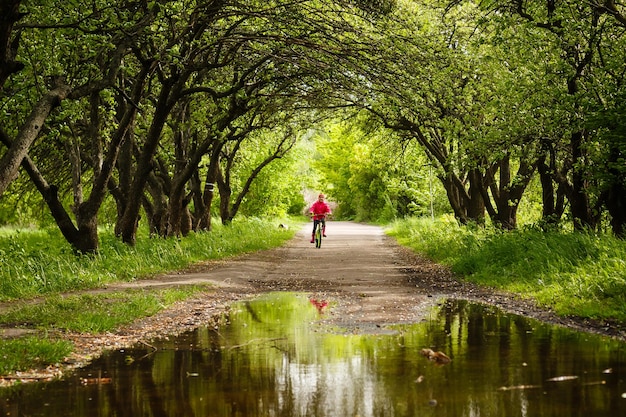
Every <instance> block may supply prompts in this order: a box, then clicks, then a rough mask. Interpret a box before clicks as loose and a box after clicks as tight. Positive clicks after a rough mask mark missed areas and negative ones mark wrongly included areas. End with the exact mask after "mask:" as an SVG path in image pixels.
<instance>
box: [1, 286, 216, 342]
mask: <svg viewBox="0 0 626 417" xmlns="http://www.w3.org/2000/svg"><path fill="white" fill-rule="evenodd" d="M205 290H206V287H205V286H188V287H181V288H175V289H166V290H131V291H124V292H115V293H106V294H98V295H88V294H87V295H85V294H83V295H73V296H68V297H61V296H51V297H48V298H47V299H46V300H45V301H44V302H41V303H35V304H32V305H26V306H20V307H17V308H14V309H12V310H11V311H9V312H7V313H4V314H0V325H3V326H7V325H11V326H15V327H28V328H38V329H46V330H51V329H56V330H68V331H73V332H85V333H104V332H108V331H113V330H115V329H116V328H117V327H119V326H121V325H124V324H128V323H132V322H133V321H134V320H136V319H138V318H140V317H147V316H152V315H154V314H156V313H158V312H159V311H161V310H163V309H165V308H167V307H169V306H171V305H172V304H173V303H175V302H176V301H179V300H184V299H186V298H189V297H190V296H193V295H194V294H197V293H198V292H200V291H205Z"/></svg>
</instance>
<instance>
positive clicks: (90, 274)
mask: <svg viewBox="0 0 626 417" xmlns="http://www.w3.org/2000/svg"><path fill="white" fill-rule="evenodd" d="M279 222H282V223H284V224H288V225H289V226H290V227H289V228H288V229H284V228H279V227H278V223H279ZM299 224H300V222H299V221H298V220H282V221H279V220H275V219H273V220H270V221H267V220H262V219H245V220H238V221H235V222H233V223H232V224H231V225H229V226H222V225H221V224H220V225H216V226H215V228H214V230H213V231H211V232H206V233H196V234H191V235H190V236H188V237H185V238H181V239H160V238H153V239H149V238H147V237H146V236H143V237H142V238H140V239H138V242H137V245H136V246H135V247H129V246H127V245H125V244H123V243H121V242H120V241H119V240H118V239H116V238H115V237H114V236H113V234H112V233H111V232H110V231H107V230H105V231H103V232H102V233H101V245H100V251H99V253H98V254H97V255H93V256H82V257H81V256H76V255H75V254H74V253H73V252H72V251H71V250H70V248H69V247H68V245H67V244H66V243H65V242H64V241H63V239H62V237H61V236H60V234H59V233H58V232H57V231H56V230H35V231H33V230H28V231H16V230H7V229H3V230H0V260H1V261H2V268H1V270H0V300H2V301H12V300H17V299H29V298H34V297H39V298H41V297H43V300H40V301H39V302H37V303H33V304H21V305H20V306H16V307H15V308H13V309H10V310H9V311H7V312H5V313H3V314H0V326H3V327H25V328H35V329H38V330H40V331H41V334H42V336H28V337H24V338H19V339H0V376H1V375H7V374H10V373H13V372H15V371H23V370H26V369H34V368H39V367H45V366H47V365H49V364H53V363H58V362H60V361H61V360H62V359H63V358H64V357H66V356H67V355H68V354H69V353H70V352H71V350H72V345H71V344H70V343H69V342H66V341H62V340H55V339H54V338H53V337H52V336H50V335H51V334H52V333H53V332H48V331H51V330H71V331H76V332H88V333H104V332H107V331H113V330H114V329H115V328H117V327H119V326H121V325H124V324H127V323H130V322H132V321H134V320H137V319H139V318H141V317H147V316H151V315H154V314H156V313H157V312H159V311H160V310H162V309H164V308H167V307H168V306H170V305H171V304H173V303H174V302H176V301H178V300H183V299H186V298H188V297H190V296H192V295H194V294H196V293H198V291H203V290H206V288H205V287H202V286H189V287H181V288H177V289H167V290H136V291H124V292H123V293H121V292H117V293H107V294H100V295H85V294H82V295H81V294H79V293H77V294H76V295H71V296H65V297H61V296H60V295H59V294H60V293H62V292H70V291H80V290H87V289H93V288H98V287H104V286H106V285H107V284H110V283H113V282H119V281H133V280H136V279H140V278H144V277H150V276H152V275H155V274H157V273H161V272H167V271H174V270H181V269H185V268H187V267H189V266H191V265H193V264H195V263H198V262H202V261H206V260H214V259H223V258H226V257H229V256H234V255H238V254H241V253H245V252H251V251H256V250H261V249H269V248H272V247H277V246H280V245H281V244H282V243H284V242H285V241H286V240H288V239H290V238H292V237H293V236H294V234H295V232H296V231H297V230H298V225H299Z"/></svg>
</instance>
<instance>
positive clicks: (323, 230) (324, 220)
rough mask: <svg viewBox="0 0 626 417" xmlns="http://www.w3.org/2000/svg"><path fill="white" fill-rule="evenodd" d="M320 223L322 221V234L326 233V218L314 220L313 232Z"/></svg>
mask: <svg viewBox="0 0 626 417" xmlns="http://www.w3.org/2000/svg"><path fill="white" fill-rule="evenodd" d="M318 223H322V234H324V232H325V230H326V219H320V220H313V234H315V228H316V227H317V224H318Z"/></svg>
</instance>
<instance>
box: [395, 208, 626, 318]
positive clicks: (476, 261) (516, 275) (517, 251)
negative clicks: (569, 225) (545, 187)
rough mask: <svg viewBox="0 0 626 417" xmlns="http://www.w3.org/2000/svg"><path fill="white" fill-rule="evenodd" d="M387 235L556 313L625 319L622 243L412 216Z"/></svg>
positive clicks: (584, 235)
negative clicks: (482, 227) (506, 229)
mask: <svg viewBox="0 0 626 417" xmlns="http://www.w3.org/2000/svg"><path fill="white" fill-rule="evenodd" d="M388 233H389V234H390V235H392V236H394V237H396V238H397V239H398V241H399V242H400V243H401V244H404V245H406V246H409V247H411V248H412V249H414V250H415V251H418V252H421V253H424V254H426V255H428V256H429V257H431V258H432V259H433V260H435V261H437V262H440V263H443V264H446V265H448V266H450V267H451V268H452V270H453V271H454V272H456V273H457V274H459V275H461V276H463V277H464V278H465V279H467V280H469V281H472V282H475V283H477V284H481V285H487V286H491V287H494V288H499V289H502V290H505V291H509V292H514V293H518V294H520V295H521V296H523V297H530V298H533V299H535V300H536V301H537V302H538V303H540V304H542V305H544V306H546V307H550V308H552V309H553V310H554V311H555V312H556V313H557V314H560V315H563V316H567V315H576V316H580V317H589V318H594V319H600V320H616V321H621V322H626V261H625V260H626V242H624V241H622V240H618V239H615V238H614V237H612V236H609V235H604V234H591V233H578V232H558V231H550V232H545V231H542V230H539V229H537V228H533V227H528V228H523V229H520V230H515V231H511V232H502V231H499V230H493V229H491V230H490V229H481V228H476V227H471V226H459V225H458V224H457V223H456V221H455V220H454V219H451V218H441V219H438V220H436V221H434V222H433V221H431V220H429V219H409V220H402V221H397V222H396V223H394V224H392V225H391V226H390V228H389V230H388Z"/></svg>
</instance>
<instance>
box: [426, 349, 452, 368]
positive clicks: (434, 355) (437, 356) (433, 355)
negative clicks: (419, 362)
mask: <svg viewBox="0 0 626 417" xmlns="http://www.w3.org/2000/svg"><path fill="white" fill-rule="evenodd" d="M420 354H421V355H422V356H424V357H426V358H427V359H428V360H431V361H433V362H435V363H436V364H438V365H445V364H447V363H450V362H451V361H452V359H450V357H449V356H448V355H446V354H445V353H443V352H435V351H434V350H432V349H422V350H420Z"/></svg>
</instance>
